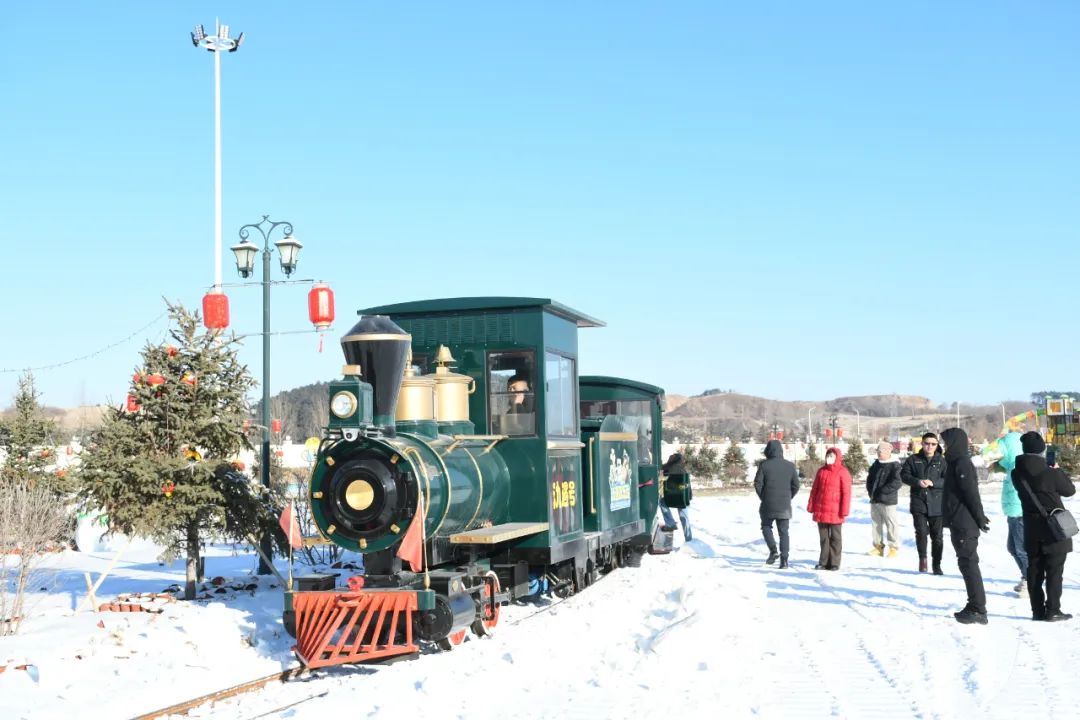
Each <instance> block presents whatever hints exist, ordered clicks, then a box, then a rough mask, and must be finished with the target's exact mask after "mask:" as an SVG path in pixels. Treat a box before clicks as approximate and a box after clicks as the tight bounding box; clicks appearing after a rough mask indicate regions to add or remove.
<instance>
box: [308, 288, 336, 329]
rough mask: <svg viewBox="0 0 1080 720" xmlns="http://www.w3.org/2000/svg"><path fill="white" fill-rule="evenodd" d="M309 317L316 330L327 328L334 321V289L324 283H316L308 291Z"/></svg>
mask: <svg viewBox="0 0 1080 720" xmlns="http://www.w3.org/2000/svg"><path fill="white" fill-rule="evenodd" d="M307 308H308V318H309V319H310V320H311V323H312V324H313V325H314V326H315V329H316V330H325V329H326V328H328V327H330V324H331V323H333V322H334V291H333V290H331V289H330V288H329V287H327V286H326V285H325V284H324V283H316V284H315V287H313V288H311V290H310V291H308V296H307Z"/></svg>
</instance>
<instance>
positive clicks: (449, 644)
mask: <svg viewBox="0 0 1080 720" xmlns="http://www.w3.org/2000/svg"><path fill="white" fill-rule="evenodd" d="M466 632H468V631H467V630H458V631H457V632H456V633H450V634H449V635H447V636H446V637H444V638H443V639H442V640H439V641H438V646H439V647H440V648H442V649H443V650H453V649H454V648H456V647H457V646H458V645H460V644H461V643H463V642H465V633H466Z"/></svg>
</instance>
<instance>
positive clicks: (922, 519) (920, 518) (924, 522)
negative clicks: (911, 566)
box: [911, 512, 945, 567]
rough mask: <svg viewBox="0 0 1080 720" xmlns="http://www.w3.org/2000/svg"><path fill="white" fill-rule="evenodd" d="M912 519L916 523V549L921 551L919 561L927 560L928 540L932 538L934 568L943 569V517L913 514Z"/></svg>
mask: <svg viewBox="0 0 1080 720" xmlns="http://www.w3.org/2000/svg"><path fill="white" fill-rule="evenodd" d="M911 519H912V520H914V521H915V548H916V549H917V550H918V551H919V559H920V560H925V559H926V538H927V537H929V538H930V552H931V553H933V558H934V567H941V553H942V551H943V550H944V546H945V542H944V540H943V539H942V532H941V529H942V526H943V525H944V523H943V522H942V517H941V516H940V515H938V516H937V517H930V516H929V515H923V514H922V513H917V512H913V513H911Z"/></svg>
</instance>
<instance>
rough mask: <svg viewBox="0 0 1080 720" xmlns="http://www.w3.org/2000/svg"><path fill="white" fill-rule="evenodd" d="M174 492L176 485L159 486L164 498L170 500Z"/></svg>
mask: <svg viewBox="0 0 1080 720" xmlns="http://www.w3.org/2000/svg"><path fill="white" fill-rule="evenodd" d="M174 490H176V483H171V482H170V483H165V484H164V485H162V486H161V492H163V493H165V497H167V498H171V497H172V494H173V491H174Z"/></svg>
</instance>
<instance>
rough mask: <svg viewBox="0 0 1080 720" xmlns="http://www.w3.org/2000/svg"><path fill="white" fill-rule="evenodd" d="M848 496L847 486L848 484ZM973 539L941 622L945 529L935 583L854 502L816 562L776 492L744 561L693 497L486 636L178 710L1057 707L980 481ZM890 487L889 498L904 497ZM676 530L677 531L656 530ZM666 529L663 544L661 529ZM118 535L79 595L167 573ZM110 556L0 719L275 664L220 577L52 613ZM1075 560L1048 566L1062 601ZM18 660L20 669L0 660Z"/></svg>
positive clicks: (1042, 627) (282, 645) (283, 657)
mask: <svg viewBox="0 0 1080 720" xmlns="http://www.w3.org/2000/svg"><path fill="white" fill-rule="evenodd" d="M856 490H858V487H857V488H856ZM983 491H984V498H983V499H984V503H985V505H986V507H987V508H988V510H990V511H992V512H991V515H990V517H991V528H992V529H991V532H990V533H989V535H984V537H983V541H982V543H981V546H980V555H981V556H982V568H983V574H984V577H985V579H986V585H987V595H988V606H989V612H990V624H989V625H988V626H986V627H979V626H962V625H959V624H957V623H956V622H955V621H954V620H953V618H952V613H953V611H955V610H958V609H960V608H961V607H962V606H963V604H964V601H965V596H964V589H963V583H962V581H961V579H960V576H959V574H958V573H957V571H956V563H955V559H954V558H953V556H952V552H951V547H949V545H948V538H947V533H946V555H945V558H946V559H945V563H944V565H945V569H946V575H945V576H943V577H935V576H932V575H920V574H919V573H918V572H917V571H916V566H917V558H916V555H915V550H914V546H913V537H914V533H913V531H912V529H911V520H910V516H909V515H908V514H907V513H906V512H902V513H901V521H902V532H903V539H904V544H903V547H902V549H901V554H900V557H899V558H896V559H893V560H889V559H883V558H876V557H870V556H868V555H867V554H866V551H867V550H868V549H869V547H870V527H869V505H868V504H867V503H866V501H865V500H860V501H859V502H857V503H855V504H854V507H853V511H852V517H851V518H850V519H849V521H848V523H847V525H846V526H845V528H844V551H845V552H844V566H843V568H842V569H841V570H840V572H815V571H814V570H812V569H811V568H812V567H813V565H814V563H815V561H816V556H817V534H816V528H815V526H814V524H813V523H812V522H811V520H810V518H809V515H808V514H807V513H805V512H804V511H803V510H802V508H803V507H805V501H806V490H805V489H804V490H803V492H802V493H801V494H800V495H799V496H798V497H797V498H796V503H797V506H798V510H797V514H796V519H795V520H794V523H793V529H792V545H793V549H792V561H793V563H794V566H793V567H792V568H791V569H789V570H786V571H781V570H777V569H774V568H771V567H766V566H765V565H763V560H764V556H765V554H766V553H765V549H764V544H763V542H762V540H761V536H760V533H759V529H758V518H757V500H756V498H754V497H753V496H723V497H698V498H696V499H695V500H694V504H693V506H692V508H691V519H692V522H693V524H694V535H695V539H694V540H693V541H692V542H690V543H687V544H685V545H682V546H680V547H678V550H677V552H675V553H673V554H671V555H668V556H656V557H647V558H645V561H644V563H643V564H642V567H641V568H640V569H636V570H633V569H624V570H619V571H616V572H615V573H612V574H611V575H609V576H608V577H606V578H604V579H603V580H602V581H601V582H600V583H598V584H597V585H595V586H593V587H592V588H590V589H589V590H588V591H586V592H585V593H583V594H581V595H580V596H576V597H573V598H571V599H569V600H567V601H565V602H562V603H558V604H555V605H551V606H550V607H549V609H547V610H545V611H543V612H538V609H539V608H538V607H537V606H532V605H529V606H520V607H519V606H513V607H509V608H504V610H503V615H502V623H501V626H500V628H499V632H498V633H497V634H496V635H495V636H494V637H491V638H485V639H483V640H476V639H472V640H470V641H469V642H467V643H466V644H465V645H463V646H461V647H459V648H456V649H455V650H453V651H452V652H448V653H437V654H430V655H425V656H422V657H421V658H419V659H418V660H415V661H408V662H400V663H397V664H394V665H389V666H385V667H379V668H352V669H334V670H332V671H329V672H325V673H322V674H321V675H320V676H318V677H314V678H308V679H306V680H303V681H296V682H292V683H289V684H286V685H280V684H278V685H273V686H270V687H268V688H266V689H264V690H263V691H261V692H259V693H257V694H254V695H246V696H244V697H243V698H242V699H238V700H234V701H226V702H223V703H220V704H218V705H217V706H215V707H213V708H207V707H203V708H199V709H197V710H195V711H193V712H192V713H191V716H193V717H213V718H261V717H267V718H278V717H288V718H319V719H324V718H327V717H351V718H356V717H378V718H391V717H393V718H399V717H415V716H418V715H420V714H422V715H423V716H424V717H425V718H453V717H463V718H495V717H507V716H512V717H517V718H579V717H580V718H590V719H593V720H595V719H596V718H637V717H678V718H688V717H689V718H698V717H700V718H749V717H766V718H801V717H807V718H819V717H827V716H832V717H842V718H863V717H875V718H902V717H918V718H961V717H980V718H987V717H990V718H1013V717H1018V716H1021V715H1025V716H1036V717H1055V718H1074V717H1077V716H1078V715H1080V705H1078V702H1080V687H1078V684H1077V683H1076V682H1075V680H1074V672H1075V670H1076V669H1077V668H1078V667H1080V665H1078V662H1077V661H1078V660H1080V619H1078V620H1077V621H1074V622H1072V623H1059V624H1046V623H1033V622H1032V621H1031V620H1030V610H1029V607H1028V604H1027V600H1026V599H1025V600H1021V599H1018V598H1017V597H1016V595H1015V593H1013V592H1012V587H1013V586H1014V585H1015V584H1016V582H1017V580H1018V577H1017V576H1018V571H1017V569H1016V566H1015V564H1014V563H1013V561H1012V558H1011V557H1009V555H1008V554H1007V552H1006V550H1005V536H1006V526H1005V521H1004V518H1003V517H1002V516H1001V514H1000V503H999V497H998V495H997V492H998V488H997V487H995V486H988V487H984V489H983ZM906 507H907V501H906V498H904V497H902V498H901V508H902V509H904V510H906ZM676 535H679V533H676ZM677 542H678V540H677ZM213 552H214V553H215V554H214V555H213V556H212V557H211V558H210V559H209V560H208V562H207V573H208V575H209V576H215V575H222V576H226V577H240V576H243V575H245V574H247V573H250V572H251V571H252V570H253V569H254V560H253V558H252V557H251V556H250V555H246V554H241V555H235V556H234V555H231V553H230V551H229V549H228V548H215V549H214V551H213ZM154 555H155V553H154V551H153V548H150V547H147V546H142V547H133V548H132V549H131V550H129V554H128V555H126V559H125V560H124V561H122V562H121V563H120V564H119V566H118V568H117V570H116V571H115V572H114V574H113V575H112V576H111V578H110V579H109V580H107V581H106V583H105V585H104V587H103V588H102V590H101V591H99V596H100V597H103V598H110V597H113V596H115V595H116V594H117V593H121V592H147V591H154V592H156V591H160V590H163V589H164V588H165V587H166V586H168V585H170V584H171V583H173V582H177V581H179V580H180V579H181V577H182V568H181V565H180V563H174V564H172V565H171V566H159V565H158V563H157V561H156V560H155V559H154ZM109 558H110V554H109V553H93V554H80V553H67V554H65V555H62V556H58V557H57V558H56V559H55V560H54V565H55V568H56V569H57V571H58V575H57V577H56V579H55V583H56V585H55V589H54V590H53V591H52V592H51V593H49V594H47V595H45V596H44V597H42V598H40V600H39V602H38V603H37V605H36V607H35V608H34V610H35V616H34V617H33V618H32V620H31V621H30V622H29V623H28V624H27V625H25V626H24V630H23V633H22V634H20V635H19V636H17V637H14V638H0V665H4V664H7V665H8V670H7V671H6V672H4V673H2V674H0V718H24V717H25V718H65V719H66V718H72V717H79V718H82V717H86V718H127V717H132V716H135V715H138V714H140V713H143V712H147V711H150V710H154V709H157V708H161V707H164V706H167V705H170V704H173V703H176V702H179V701H181V700H184V699H187V698H189V697H192V696H195V695H199V694H203V693H207V692H210V691H213V690H217V689H221V688H224V687H226V686H229V685H232V684H237V683H240V682H244V681H246V680H250V679H254V678H256V677H258V676H261V675H267V674H270V673H272V672H275V671H277V670H279V669H283V668H286V667H288V666H290V665H291V664H292V656H291V654H290V652H289V647H290V645H291V639H290V638H289V637H288V636H287V635H286V634H285V633H284V632H283V631H282V629H281V625H280V621H279V617H280V607H281V591H280V588H271V587H270V585H271V584H272V583H271V582H268V581H266V580H263V582H262V585H261V587H260V588H259V589H258V590H257V591H255V592H254V593H252V592H250V591H247V590H239V591H233V590H228V591H227V592H225V593H222V594H215V595H214V597H215V598H216V599H215V600H212V601H204V602H198V603H192V604H184V603H177V604H173V605H170V606H168V607H167V609H166V610H165V612H164V613H162V614H157V615H150V614H144V613H102V614H95V613H91V612H87V611H86V610H85V607H83V608H82V609H80V611H79V612H77V613H75V612H73V608H74V607H75V605H76V603H78V602H79V601H80V599H81V596H82V595H83V594H84V592H85V582H84V580H83V575H82V573H83V572H84V571H87V570H89V571H91V572H92V573H95V574H96V573H97V572H99V571H100V570H101V569H103V568H104V566H105V565H106V564H107V563H108V560H109ZM1078 562H1080V560H1078V559H1077V558H1070V561H1069V564H1068V565H1066V568H1065V595H1064V599H1063V606H1064V608H1065V610H1066V611H1069V610H1080V565H1077V563H1078ZM23 663H29V664H30V668H29V670H26V671H24V670H15V669H13V666H14V665H15V664H23Z"/></svg>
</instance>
